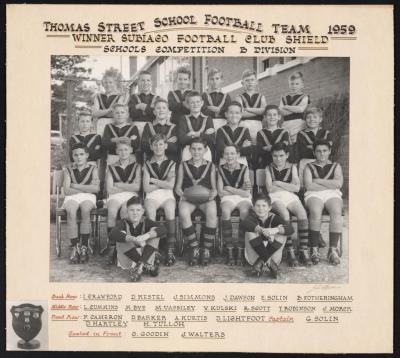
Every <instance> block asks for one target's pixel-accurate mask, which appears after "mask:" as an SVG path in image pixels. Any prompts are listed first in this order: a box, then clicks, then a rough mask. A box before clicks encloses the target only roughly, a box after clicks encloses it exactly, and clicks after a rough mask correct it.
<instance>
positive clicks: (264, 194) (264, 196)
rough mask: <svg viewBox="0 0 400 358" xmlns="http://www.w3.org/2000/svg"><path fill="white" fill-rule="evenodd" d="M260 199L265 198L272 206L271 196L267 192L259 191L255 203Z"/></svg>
mask: <svg viewBox="0 0 400 358" xmlns="http://www.w3.org/2000/svg"><path fill="white" fill-rule="evenodd" d="M258 200H264V201H266V202H267V203H268V205H269V206H271V197H270V196H269V195H268V194H266V193H258V194H256V196H255V197H254V203H256V202H257V201H258Z"/></svg>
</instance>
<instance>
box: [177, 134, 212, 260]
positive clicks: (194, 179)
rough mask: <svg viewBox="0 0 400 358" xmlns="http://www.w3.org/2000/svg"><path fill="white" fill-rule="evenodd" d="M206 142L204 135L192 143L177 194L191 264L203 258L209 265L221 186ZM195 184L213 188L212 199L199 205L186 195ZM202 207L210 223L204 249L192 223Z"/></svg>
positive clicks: (183, 163) (180, 176)
mask: <svg viewBox="0 0 400 358" xmlns="http://www.w3.org/2000/svg"><path fill="white" fill-rule="evenodd" d="M205 151H206V143H205V142H204V141H202V140H201V139H200V138H196V139H193V141H192V143H191V145H190V152H191V156H192V159H189V160H187V161H184V162H182V163H181V164H180V165H179V169H178V177H177V181H176V189H175V191H176V194H177V195H178V196H179V197H180V199H181V200H180V202H179V218H180V220H181V224H182V231H183V235H184V236H185V237H186V239H187V242H188V244H189V246H190V248H191V253H190V260H189V264H190V265H191V266H193V265H197V264H198V263H199V260H200V261H201V263H202V264H203V265H207V264H208V262H209V259H210V249H211V248H212V246H213V243H214V240H215V233H216V227H217V222H218V217H217V205H216V203H215V197H216V196H217V186H216V178H215V166H214V164H213V163H212V162H210V161H208V160H205V159H204V153H205ZM193 186H202V187H204V188H206V189H208V190H209V197H208V201H206V202H204V203H201V204H196V203H193V202H191V201H190V198H186V197H185V193H184V191H185V189H187V188H190V187H193ZM196 208H198V209H200V210H201V211H202V212H203V213H204V215H205V217H206V226H205V228H204V230H202V233H203V248H202V250H201V252H200V243H199V240H198V239H197V235H196V231H195V227H194V225H193V223H192V218H191V215H192V213H193V212H194V210H195V209H196Z"/></svg>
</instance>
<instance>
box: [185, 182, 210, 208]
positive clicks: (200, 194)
mask: <svg viewBox="0 0 400 358" xmlns="http://www.w3.org/2000/svg"><path fill="white" fill-rule="evenodd" d="M210 194H211V192H210V190H209V189H207V188H206V187H204V186H202V185H194V186H191V187H190V188H186V189H185V190H184V192H183V195H184V196H185V198H186V200H187V201H189V202H191V203H193V204H203V203H205V202H206V201H208V198H209V197H210Z"/></svg>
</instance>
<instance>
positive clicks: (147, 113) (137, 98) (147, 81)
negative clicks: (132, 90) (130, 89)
mask: <svg viewBox="0 0 400 358" xmlns="http://www.w3.org/2000/svg"><path fill="white" fill-rule="evenodd" d="M152 86H153V82H152V80H151V73H150V72H147V71H142V72H140V73H139V76H138V91H139V93H138V94H133V95H132V96H131V98H130V99H129V102H128V106H129V115H130V117H131V119H132V121H134V122H152V121H153V120H154V112H153V111H154V104H155V102H156V100H157V99H158V96H156V95H155V94H154V93H152V92H151V91H152Z"/></svg>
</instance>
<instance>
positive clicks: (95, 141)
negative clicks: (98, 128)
mask: <svg viewBox="0 0 400 358" xmlns="http://www.w3.org/2000/svg"><path fill="white" fill-rule="evenodd" d="M76 143H83V144H85V145H86V147H88V149H89V158H88V161H96V160H97V159H99V158H100V157H101V137H100V136H99V135H98V134H95V133H91V134H88V135H85V136H83V135H80V134H74V135H73V136H72V137H71V140H70V148H71V150H70V152H71V160H72V146H73V145H74V144H76Z"/></svg>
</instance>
